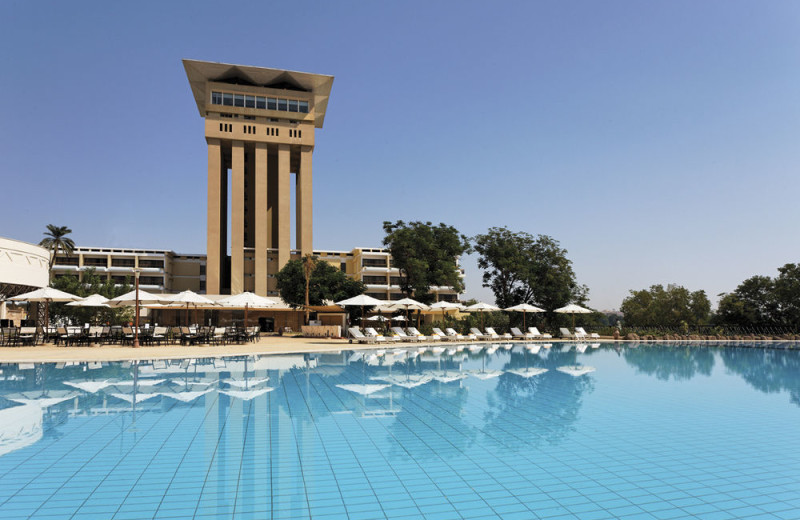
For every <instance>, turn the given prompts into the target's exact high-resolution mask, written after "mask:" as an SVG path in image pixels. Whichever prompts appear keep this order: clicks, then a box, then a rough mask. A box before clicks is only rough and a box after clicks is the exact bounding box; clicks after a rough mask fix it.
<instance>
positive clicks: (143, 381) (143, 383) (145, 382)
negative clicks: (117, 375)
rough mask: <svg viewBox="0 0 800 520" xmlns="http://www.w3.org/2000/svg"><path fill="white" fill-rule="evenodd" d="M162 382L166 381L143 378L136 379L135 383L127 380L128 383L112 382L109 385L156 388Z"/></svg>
mask: <svg viewBox="0 0 800 520" xmlns="http://www.w3.org/2000/svg"><path fill="white" fill-rule="evenodd" d="M164 381H166V379H147V378H145V379H137V380H136V381H133V380H129V381H113V382H112V383H111V384H110V386H133V385H134V384H135V385H138V386H156V385H160V384H161V383H163V382H164Z"/></svg>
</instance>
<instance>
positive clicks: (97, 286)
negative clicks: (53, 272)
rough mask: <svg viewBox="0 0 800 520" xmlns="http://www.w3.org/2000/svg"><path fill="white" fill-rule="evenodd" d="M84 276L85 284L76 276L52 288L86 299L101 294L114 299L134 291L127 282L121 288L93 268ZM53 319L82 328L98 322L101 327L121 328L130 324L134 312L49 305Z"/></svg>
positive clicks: (61, 279) (60, 279)
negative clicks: (113, 326) (110, 325)
mask: <svg viewBox="0 0 800 520" xmlns="http://www.w3.org/2000/svg"><path fill="white" fill-rule="evenodd" d="M82 274H83V279H82V280H81V279H79V278H78V277H77V276H73V275H67V276H59V277H57V278H55V279H54V280H53V281H52V282H51V283H50V286H51V287H54V288H56V289H59V290H61V291H65V292H68V293H71V294H74V295H76V296H80V297H83V298H85V297H86V296H90V295H92V294H100V295H102V296H105V297H106V298H108V299H111V298H115V297H117V296H120V295H122V294H125V293H126V292H129V291H130V290H131V286H130V283H129V282H128V280H126V281H125V283H124V284H122V285H119V286H118V285H116V284H115V283H114V282H113V281H111V280H110V279H108V278H106V277H101V276H99V275H98V274H97V273H96V272H95V270H94V268H93V267H90V268H88V269H86V270H85V271H83V273H82ZM50 316H51V318H52V319H53V321H55V322H67V323H71V324H82V323H91V322H93V321H95V320H96V321H98V322H99V323H110V324H112V325H121V324H123V323H128V322H130V321H131V318H132V317H133V309H132V308H130V307H118V308H106V307H100V308H92V307H71V306H69V305H67V304H65V303H53V304H51V305H50Z"/></svg>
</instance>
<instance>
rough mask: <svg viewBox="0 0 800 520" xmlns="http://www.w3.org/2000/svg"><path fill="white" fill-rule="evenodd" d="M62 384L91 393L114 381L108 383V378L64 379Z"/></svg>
mask: <svg viewBox="0 0 800 520" xmlns="http://www.w3.org/2000/svg"><path fill="white" fill-rule="evenodd" d="M64 384H65V385H68V386H71V387H74V388H78V389H80V390H83V391H84V392H89V393H90V394H93V393H95V392H97V391H98V390H102V389H103V388H106V387H108V386H111V385H113V384H114V383H109V382H108V380H107V379H105V380H103V381H64Z"/></svg>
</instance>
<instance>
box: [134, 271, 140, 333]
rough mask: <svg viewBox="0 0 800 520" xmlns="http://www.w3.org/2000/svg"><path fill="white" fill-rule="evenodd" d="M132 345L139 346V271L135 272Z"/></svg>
mask: <svg viewBox="0 0 800 520" xmlns="http://www.w3.org/2000/svg"><path fill="white" fill-rule="evenodd" d="M133 347H134V348H139V273H138V272H137V273H136V327H135V328H134V329H133Z"/></svg>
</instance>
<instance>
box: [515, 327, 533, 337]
mask: <svg viewBox="0 0 800 520" xmlns="http://www.w3.org/2000/svg"><path fill="white" fill-rule="evenodd" d="M511 334H512V335H513V336H514V338H516V339H534V338H535V336H534V335H533V334H531V333H530V332H529V333H527V334H523V333H522V331H521V330H519V329H518V328H517V327H511Z"/></svg>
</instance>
